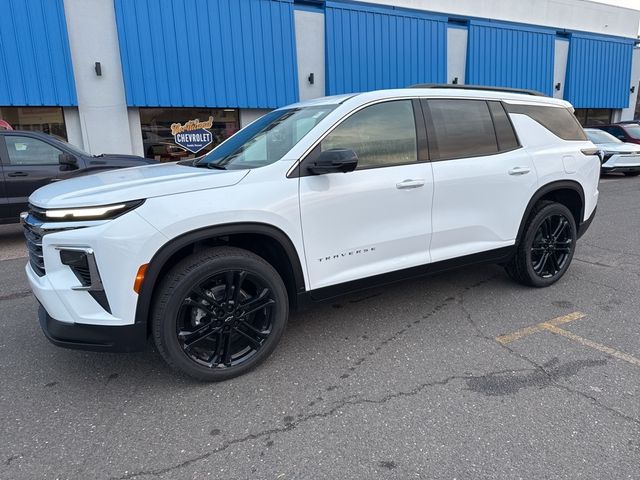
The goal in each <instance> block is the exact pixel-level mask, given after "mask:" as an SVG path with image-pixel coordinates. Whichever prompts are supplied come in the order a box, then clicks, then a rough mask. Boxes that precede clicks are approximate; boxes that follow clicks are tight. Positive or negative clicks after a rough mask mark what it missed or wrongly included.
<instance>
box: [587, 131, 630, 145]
mask: <svg viewBox="0 0 640 480" xmlns="http://www.w3.org/2000/svg"><path fill="white" fill-rule="evenodd" d="M585 133H586V134H587V137H589V140H591V141H592V142H593V143H623V142H622V140H618V139H617V138H616V137H614V136H613V135H611V134H610V133H607V132H604V131H602V130H585Z"/></svg>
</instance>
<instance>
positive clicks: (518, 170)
mask: <svg viewBox="0 0 640 480" xmlns="http://www.w3.org/2000/svg"><path fill="white" fill-rule="evenodd" d="M530 171H531V169H530V168H529V167H513V168H512V169H511V170H509V172H507V173H509V175H526V174H527V173H529V172H530Z"/></svg>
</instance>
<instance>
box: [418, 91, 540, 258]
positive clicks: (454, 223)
mask: <svg viewBox="0 0 640 480" xmlns="http://www.w3.org/2000/svg"><path fill="white" fill-rule="evenodd" d="M422 103H423V107H424V109H425V117H426V119H427V130H428V133H429V135H428V137H429V153H430V157H431V162H432V165H433V182H434V193H433V215H432V226H433V235H432V238H431V249H430V253H431V260H432V261H433V262H437V261H441V260H446V259H450V258H456V257H462V256H465V255H470V254H475V253H479V252H486V251H489V250H494V249H499V248H502V247H507V246H510V245H513V244H514V242H515V238H516V235H517V232H518V228H519V225H520V221H521V220H522V212H524V211H525V209H526V206H527V204H528V202H529V200H530V199H531V196H532V195H533V193H534V192H535V190H536V187H537V176H536V171H535V168H534V165H533V162H532V159H531V158H530V156H529V155H528V154H527V153H526V152H525V151H524V149H522V148H521V147H520V145H519V142H518V140H517V137H516V134H515V131H514V129H513V126H512V125H511V121H510V120H509V118H508V116H507V113H506V111H505V110H504V108H503V106H502V104H501V103H500V102H498V101H485V100H471V99H430V100H423V102H422Z"/></svg>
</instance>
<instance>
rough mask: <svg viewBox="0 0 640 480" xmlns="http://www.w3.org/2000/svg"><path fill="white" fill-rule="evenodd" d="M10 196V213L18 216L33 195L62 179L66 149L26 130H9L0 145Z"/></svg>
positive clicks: (8, 199) (12, 215)
mask: <svg viewBox="0 0 640 480" xmlns="http://www.w3.org/2000/svg"><path fill="white" fill-rule="evenodd" d="M0 150H2V152H3V153H2V170H3V180H4V186H5V194H6V198H7V207H6V210H7V211H6V213H7V214H8V216H9V217H10V218H13V217H16V218H17V217H18V216H19V215H20V212H21V211H24V210H26V208H27V204H28V198H29V195H31V194H32V193H33V192H34V191H35V190H37V189H38V188H40V187H42V186H44V185H47V184H49V183H51V182H52V181H55V180H57V179H58V176H59V174H60V164H59V160H58V157H59V155H60V154H61V153H62V150H60V149H58V148H56V147H54V146H53V145H50V144H49V143H47V142H45V141H43V140H41V139H39V138H36V137H31V136H29V135H28V134H23V133H17V134H13V133H6V134H5V135H4V141H3V142H2V145H0Z"/></svg>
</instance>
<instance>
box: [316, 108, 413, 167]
mask: <svg viewBox="0 0 640 480" xmlns="http://www.w3.org/2000/svg"><path fill="white" fill-rule="evenodd" d="M320 148H321V151H323V152H324V151H326V150H333V149H337V148H347V149H350V150H353V151H354V152H355V153H356V155H357V156H358V169H363V168H374V167H384V166H392V165H403V164H407V163H411V162H416V161H417V159H418V147H417V139H416V126H415V119H414V115H413V106H412V103H411V100H397V101H391V102H385V103H378V104H376V105H372V106H370V107H366V108H364V109H362V110H360V111H358V112H356V113H354V114H353V115H351V116H350V117H349V118H347V119H346V120H345V121H344V122H342V123H341V124H340V125H338V126H337V127H336V128H335V129H334V130H333V131H332V132H331V133H330V134H329V135H327V136H326V137H325V138H324V140H322V143H321V144H320Z"/></svg>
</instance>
